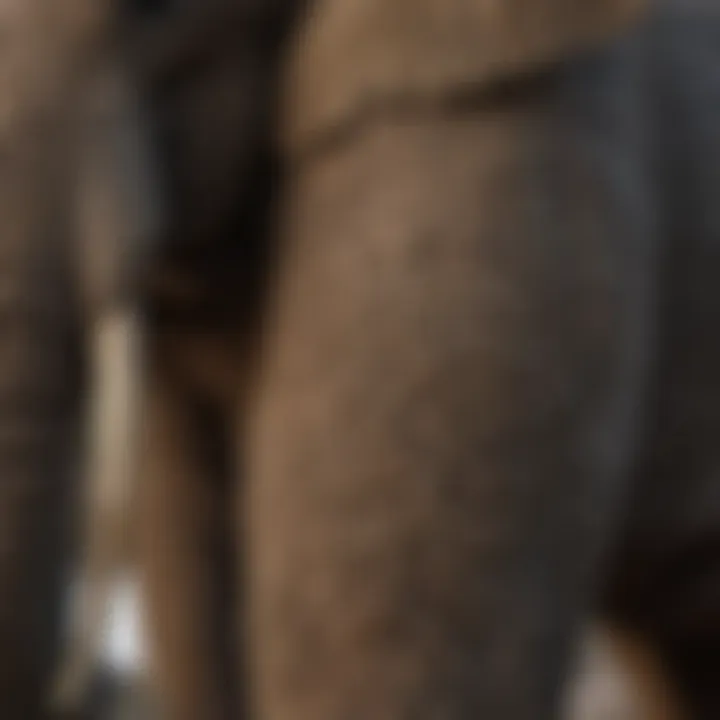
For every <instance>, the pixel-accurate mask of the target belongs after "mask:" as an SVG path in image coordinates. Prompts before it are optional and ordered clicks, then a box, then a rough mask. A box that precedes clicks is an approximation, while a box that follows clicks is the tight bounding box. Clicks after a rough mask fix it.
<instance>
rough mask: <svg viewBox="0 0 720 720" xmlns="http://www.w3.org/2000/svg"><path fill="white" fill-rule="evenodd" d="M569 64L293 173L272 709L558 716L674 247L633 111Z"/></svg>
mask: <svg viewBox="0 0 720 720" xmlns="http://www.w3.org/2000/svg"><path fill="white" fill-rule="evenodd" d="M598 79H599V76H595V77H594V79H593V82H595V81H597V80H598ZM556 80H558V79H557V78H555V77H545V78H542V79H539V80H538V81H537V82H533V81H528V82H527V84H524V83H522V82H521V83H519V84H518V86H517V87H516V88H515V89H514V91H513V92H508V93H501V94H500V96H499V97H497V98H496V99H495V100H496V102H491V100H490V99H488V100H487V102H483V100H482V99H479V100H477V103H475V102H473V101H468V102H467V103H458V104H456V105H452V104H451V105H450V106H449V107H445V108H443V107H441V106H438V105H434V106H428V107H427V108H425V111H423V110H422V109H420V108H418V107H411V108H408V107H403V106H402V105H400V106H395V107H393V106H389V107H388V108H383V107H382V106H380V108H375V112H373V113H370V116H371V117H370V118H369V119H367V120H366V121H364V122H361V123H359V124H358V125H357V126H353V127H352V128H351V129H349V130H348V132H347V133H346V134H345V135H344V136H343V135H341V134H337V135H335V136H333V138H332V140H331V141H330V142H328V143H327V144H322V143H319V144H318V145H317V146H316V150H315V152H314V153H313V152H312V151H311V152H309V153H308V154H307V155H305V156H304V157H302V158H300V159H299V160H298V163H297V165H296V166H295V167H294V171H293V174H292V177H291V180H290V186H289V188H288V197H287V206H286V208H285V214H284V216H283V219H284V231H283V233H282V236H281V242H282V243H283V244H282V246H281V247H282V248H283V262H282V264H281V266H280V268H279V269H278V274H277V276H276V278H275V279H274V283H273V285H272V288H273V290H272V295H271V302H270V310H269V313H268V316H267V319H266V326H265V333H266V334H265V347H264V355H263V363H262V371H261V373H260V379H259V384H258V387H257V405H256V406H255V407H254V409H253V412H252V414H251V420H250V430H249V432H250V435H249V439H250V442H249V454H250V455H249V476H248V491H249V492H248V496H249V499H248V510H247V521H248V523H249V547H250V551H251V552H250V561H249V565H250V584H249V587H250V628H251V630H250V632H251V647H252V655H251V657H252V662H253V666H252V667H253V670H254V673H255V675H254V683H255V684H254V685H253V698H254V700H255V702H256V706H255V711H256V712H257V713H258V716H259V717H262V718H272V719H273V720H331V719H333V720H334V719H336V718H358V719H364V718H373V719H375V720H385V719H390V718H392V720H411V719H412V720H423V719H427V720H430V719H438V718H453V719H454V720H460V718H468V719H470V718H502V719H503V720H530V719H531V718H532V719H533V720H550V719H551V718H555V717H556V716H557V713H558V712H559V705H560V702H561V695H562V692H561V690H562V685H563V678H564V675H565V674H566V672H567V670H568V663H569V656H570V648H571V645H572V644H573V642H574V639H575V636H576V635H577V633H578V632H579V630H580V626H581V624H582V621H583V620H584V618H585V617H586V615H587V613H588V611H589V607H590V605H589V604H590V598H591V595H592V592H593V590H594V588H595V586H596V583H597V582H598V581H599V579H600V578H599V574H600V568H599V565H598V561H599V558H600V556H601V555H602V553H603V550H604V549H605V546H606V543H607V542H608V540H609V539H610V538H611V537H612V535H613V529H614V526H615V524H616V520H615V518H616V516H617V515H618V513H619V512H620V509H621V508H622V507H623V503H624V495H625V486H626V480H627V476H626V472H625V471H626V463H627V461H628V456H629V452H630V449H631V447H632V443H633V441H634V439H633V426H634V422H635V421H636V416H635V411H636V409H637V407H638V406H639V405H640V403H641V400H642V395H641V388H642V384H643V383H642V378H643V375H644V365H645V359H644V347H645V344H646V340H647V335H646V329H647V324H648V318H647V315H646V309H647V306H648V303H647V299H648V298H647V297H646V294H645V291H646V289H647V287H648V282H647V280H648V278H647V275H648V273H649V272H650V270H649V268H650V265H651V263H650V262H649V256H648V255H647V252H648V250H649V249H650V248H651V246H652V243H651V242H649V234H648V223H647V207H646V206H645V204H644V202H643V199H642V198H643V194H642V189H643V187H644V186H643V183H644V181H645V180H644V175H643V173H642V172H640V171H639V168H640V167H641V163H640V161H639V160H638V158H637V157H636V156H635V154H634V151H633V149H632V148H633V147H637V146H635V145H634V144H633V143H634V140H635V139H634V138H627V136H626V135H625V133H626V131H627V130H628V128H632V127H635V125H634V124H628V123H627V118H626V117H622V113H624V112H626V111H627V108H628V107H629V106H627V105H625V103H624V100H619V101H618V103H617V104H615V103H613V104H612V106H611V107H610V109H609V111H608V112H606V113H605V115H604V117H603V122H595V120H596V119H597V118H595V117H593V107H592V103H591V104H590V106H589V107H588V105H587V104H586V103H585V102H582V103H580V104H579V105H578V108H579V112H578V113H577V114H574V113H573V111H572V103H571V102H568V101H570V100H572V98H568V97H567V96H564V95H562V92H564V91H563V90H562V89H561V88H562V87H563V85H562V82H560V81H558V83H557V84H556ZM556 93H560V94H561V95H560V98H561V99H559V96H558V95H556ZM585 100H587V98H585ZM631 105H632V104H631ZM581 106H582V107H581ZM566 112H567V115H566V114H565V113H566ZM617 112H619V113H620V114H621V115H620V118H619V120H620V122H617V121H618V116H617V115H615V114H614V113H617ZM628 139H630V140H631V142H628V143H627V146H626V145H625V140H628ZM593 148H595V149H601V151H598V152H596V151H595V150H594V149H593ZM619 158H622V162H620V161H619ZM635 163H637V165H636V164H635ZM620 180H622V182H621V181H620ZM631 198H632V201H630V199H631Z"/></svg>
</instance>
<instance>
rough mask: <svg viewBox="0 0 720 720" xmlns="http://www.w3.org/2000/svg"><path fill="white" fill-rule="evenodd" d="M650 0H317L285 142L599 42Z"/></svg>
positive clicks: (297, 64)
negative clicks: (367, 111)
mask: <svg viewBox="0 0 720 720" xmlns="http://www.w3.org/2000/svg"><path fill="white" fill-rule="evenodd" d="M650 1H651V0H313V2H312V3H311V4H310V8H311V9H310V11H309V12H308V13H307V15H306V16H305V19H304V22H303V23H301V25H300V28H299V33H298V34H297V36H296V42H295V45H294V47H293V48H292V51H291V55H290V61H289V63H288V66H287V67H288V76H287V77H286V82H287V85H286V90H287V92H286V97H285V99H286V100H287V101H288V105H287V107H286V116H285V125H284V132H285V138H284V139H285V141H287V142H288V143H289V145H290V146H291V147H293V146H298V145H300V146H302V145H304V144H305V143H306V142H307V141H308V140H309V139H310V138H311V137H312V136H314V135H317V134H318V133H323V132H325V131H327V130H329V129H332V128H337V126H338V125H340V124H342V123H344V122H346V121H347V120H349V119H351V117H352V116H354V115H357V114H358V113H361V112H363V110H364V109H365V108H367V107H368V106H376V105H377V104H378V103H382V102H384V101H386V100H392V101H397V100H403V99H415V100H417V99H420V100H432V99H433V98H434V97H438V96H442V95H443V94H447V93H451V92H452V91H453V89H457V88H458V87H468V86H472V87H479V88H482V87H483V86H485V85H490V84H493V83H495V82H497V81H498V80H502V79H504V78H507V77H508V76H512V75H513V74H516V73H521V72H525V71H527V70H528V69H531V68H533V67H537V66H542V65H544V64H547V63H551V62H554V61H557V60H561V59H562V58H563V57H565V56H568V55H571V54H572V53H574V52H577V51H579V50H582V49H585V48H590V47H593V46H595V45H597V44H599V43H602V42H603V41H605V40H608V39H610V38H612V37H613V36H614V35H615V34H619V33H620V32H621V31H623V30H624V29H627V28H628V27H629V26H630V25H631V24H632V23H633V21H634V20H635V19H636V18H637V17H639V16H640V15H641V11H642V9H643V7H644V6H646V5H647V4H648V2H650Z"/></svg>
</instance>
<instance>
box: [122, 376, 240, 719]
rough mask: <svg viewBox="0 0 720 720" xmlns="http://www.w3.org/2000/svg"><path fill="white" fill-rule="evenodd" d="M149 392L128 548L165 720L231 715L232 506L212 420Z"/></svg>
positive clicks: (204, 407)
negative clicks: (135, 562) (135, 523)
mask: <svg viewBox="0 0 720 720" xmlns="http://www.w3.org/2000/svg"><path fill="white" fill-rule="evenodd" d="M149 394H150V397H149V409H148V419H147V445H146V447H147V462H146V465H145V471H144V477H143V483H142V490H141V496H142V513H141V514H142V522H141V524H142V529H141V532H140V538H139V542H138V545H137V547H136V551H137V553H138V559H139V562H140V566H141V568H142V570H141V576H142V587H143V593H144V606H145V609H146V614H147V631H148V637H149V643H150V662H151V667H152V671H153V674H154V681H155V683H156V686H157V689H158V695H159V701H160V704H161V706H162V712H163V717H165V718H168V720H182V719H184V718H187V720H197V718H203V720H205V719H207V720H216V719H218V720H219V719H221V718H222V719H224V718H234V717H236V715H235V698H234V684H233V681H234V679H235V678H234V677H233V674H232V665H233V657H232V654H233V644H234V640H235V637H234V633H233V621H234V617H233V602H232V596H233V586H234V581H233V574H232V554H231V550H230V548H231V545H232V542H231V541H232V528H231V524H230V522H229V520H230V508H231V506H232V503H231V502H230V498H229V494H230V484H229V483H228V482H227V472H226V468H225V458H224V457H223V455H224V447H223V442H222V437H223V429H222V426H221V425H220V417H219V414H218V412H217V409H216V408H215V407H213V406H212V405H208V404H205V403H204V401H203V399H202V398H200V399H198V397H197V396H195V395H193V393H191V392H189V391H188V390H187V386H186V385H183V384H182V383H181V382H179V381H178V382H174V381H173V380H172V379H170V378H167V377H165V376H164V375H163V376H161V377H153V378H152V379H151V389H150V393H149Z"/></svg>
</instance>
